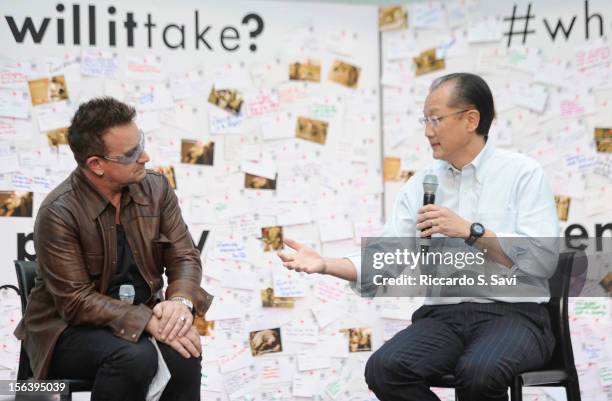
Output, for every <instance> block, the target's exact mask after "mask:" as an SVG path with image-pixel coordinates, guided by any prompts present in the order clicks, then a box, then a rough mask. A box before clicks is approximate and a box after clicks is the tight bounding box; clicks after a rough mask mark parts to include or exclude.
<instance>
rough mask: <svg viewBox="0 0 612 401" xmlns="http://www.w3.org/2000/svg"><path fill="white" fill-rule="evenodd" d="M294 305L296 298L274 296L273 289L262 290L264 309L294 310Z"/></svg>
mask: <svg viewBox="0 0 612 401" xmlns="http://www.w3.org/2000/svg"><path fill="white" fill-rule="evenodd" d="M294 304H295V298H292V297H276V296H274V288H272V287H268V288H265V289H263V290H261V306H262V307H264V308H293V306H294Z"/></svg>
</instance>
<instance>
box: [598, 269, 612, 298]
mask: <svg viewBox="0 0 612 401" xmlns="http://www.w3.org/2000/svg"><path fill="white" fill-rule="evenodd" d="M599 285H601V286H602V287H603V289H604V290H606V292H607V293H608V296H610V297H612V272H608V274H606V275H605V276H604V278H602V279H601V281H600V282H599Z"/></svg>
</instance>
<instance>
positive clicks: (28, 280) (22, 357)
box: [15, 260, 38, 380]
mask: <svg viewBox="0 0 612 401" xmlns="http://www.w3.org/2000/svg"><path fill="white" fill-rule="evenodd" d="M37 268H38V264H37V263H36V262H33V261H26V260H16V261H15V273H16V274H17V285H18V286H19V297H20V298H21V314H22V316H23V315H24V314H25V310H26V307H27V306H28V298H29V297H30V291H32V288H34V281H35V278H36V269H37ZM30 377H32V369H31V367H30V360H29V358H28V354H26V352H25V349H24V348H23V341H22V342H21V352H20V353H19V369H18V370H17V380H27V379H29V378H30Z"/></svg>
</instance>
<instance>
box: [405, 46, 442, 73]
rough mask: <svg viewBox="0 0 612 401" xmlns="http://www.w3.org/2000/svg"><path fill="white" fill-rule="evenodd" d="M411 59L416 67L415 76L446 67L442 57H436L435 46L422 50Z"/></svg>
mask: <svg viewBox="0 0 612 401" xmlns="http://www.w3.org/2000/svg"><path fill="white" fill-rule="evenodd" d="M413 60H414V65H415V68H416V70H415V75H416V76H419V75H423V74H427V73H429V72H434V71H438V70H443V69H444V68H446V62H445V61H444V59H443V58H438V57H437V53H436V49H435V48H433V49H427V50H424V51H422V52H421V54H419V55H418V56H417V57H414V58H413Z"/></svg>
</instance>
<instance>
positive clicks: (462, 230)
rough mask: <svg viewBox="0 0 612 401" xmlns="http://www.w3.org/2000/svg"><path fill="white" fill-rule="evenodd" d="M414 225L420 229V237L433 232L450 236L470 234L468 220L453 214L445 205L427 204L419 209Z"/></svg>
mask: <svg viewBox="0 0 612 401" xmlns="http://www.w3.org/2000/svg"><path fill="white" fill-rule="evenodd" d="M417 223H418V224H417V225H416V227H417V228H418V229H419V230H423V231H421V237H427V236H430V235H431V234H434V233H439V234H444V235H446V236H448V237H452V238H467V237H469V236H470V225H471V224H470V222H469V221H467V220H465V219H464V218H462V217H461V216H459V215H457V214H455V212H453V211H452V210H450V209H449V208H447V207H443V206H438V205H427V206H423V207H422V208H421V209H419V215H418V217H417Z"/></svg>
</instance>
